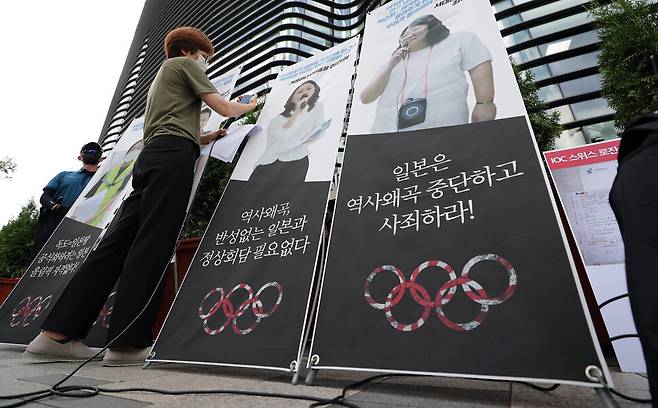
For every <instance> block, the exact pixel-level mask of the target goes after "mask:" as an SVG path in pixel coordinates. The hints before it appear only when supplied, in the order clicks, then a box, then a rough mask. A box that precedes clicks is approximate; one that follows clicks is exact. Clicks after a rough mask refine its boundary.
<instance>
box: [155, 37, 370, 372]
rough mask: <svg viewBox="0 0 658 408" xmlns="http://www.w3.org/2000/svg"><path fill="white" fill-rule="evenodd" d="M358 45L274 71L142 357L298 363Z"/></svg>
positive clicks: (283, 366)
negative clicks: (156, 332)
mask: <svg viewBox="0 0 658 408" xmlns="http://www.w3.org/2000/svg"><path fill="white" fill-rule="evenodd" d="M357 44H358V39H356V38H354V39H351V40H348V41H346V42H344V43H342V44H340V45H338V46H335V47H333V48H330V49H328V50H326V51H324V52H321V53H318V54H316V55H315V56H313V57H311V58H308V59H306V60H304V61H301V62H299V63H297V64H295V65H293V66H290V67H288V68H286V69H284V70H283V71H282V72H281V73H280V74H279V75H278V77H277V79H276V81H275V83H274V85H273V87H272V91H271V92H270V94H269V95H268V98H267V102H266V103H265V105H264V107H263V110H262V112H261V114H260V116H259V119H258V123H257V125H258V126H260V127H262V131H260V132H258V133H256V134H255V135H253V136H250V139H249V141H248V143H247V145H246V146H245V149H244V151H243V152H242V155H241V156H240V159H239V161H238V163H237V165H236V168H235V170H234V172H233V174H232V176H231V180H230V182H229V183H228V186H227V187H226V190H225V191H224V194H223V196H222V198H221V200H220V202H219V204H218V206H217V209H216V210H215V214H214V215H213V218H212V219H211V221H210V224H209V226H208V228H207V230H206V233H205V235H204V237H203V239H202V241H201V243H200V246H199V249H198V251H197V253H196V255H195V257H194V259H193V261H192V265H191V267H190V270H189V271H188V273H187V276H186V278H185V280H184V282H183V284H182V287H181V289H180V291H179V292H178V295H177V297H176V299H175V301H174V305H173V307H172V309H171V310H170V312H169V315H168V316H167V319H166V321H165V324H164V327H163V329H162V330H161V332H160V334H159V336H158V338H157V340H156V342H155V345H154V348H153V353H152V355H151V356H150V357H149V359H148V360H147V361H149V362H181V363H197V364H215V365H228V366H242V367H260V368H268V369H275V370H285V371H289V370H291V369H292V370H293V371H296V370H297V369H298V362H299V359H300V358H301V350H302V338H303V332H304V327H305V323H306V321H305V317H306V314H307V309H308V307H309V300H310V295H311V293H310V292H311V287H312V283H313V276H314V269H315V265H316V260H317V255H318V247H319V241H320V236H321V234H322V232H323V225H324V214H325V211H326V206H327V201H328V193H329V188H330V183H331V178H332V176H333V171H334V165H335V160H336V153H337V149H338V144H339V138H340V136H341V134H342V130H343V124H344V118H345V109H346V105H347V100H348V91H349V89H350V86H351V76H352V74H353V71H354V62H355V60H356V48H357Z"/></svg>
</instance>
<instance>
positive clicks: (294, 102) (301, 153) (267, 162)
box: [249, 80, 325, 182]
mask: <svg viewBox="0 0 658 408" xmlns="http://www.w3.org/2000/svg"><path fill="white" fill-rule="evenodd" d="M319 97H320V87H319V86H318V84H317V83H316V82H315V81H312V80H307V81H305V82H304V83H302V84H301V85H299V86H298V87H297V88H296V89H295V90H294V91H293V92H292V94H291V95H290V97H288V100H287V102H286V104H285V105H284V107H283V112H281V113H280V114H279V115H277V116H275V117H274V118H273V119H272V121H271V122H270V124H269V125H268V126H267V128H266V135H267V144H266V146H265V152H264V153H263V155H262V156H261V158H260V159H259V160H258V162H257V163H256V168H255V169H254V171H253V173H252V174H251V176H250V177H249V180H263V179H273V180H278V181H288V182H304V180H305V179H306V172H307V171H308V166H309V160H308V155H309V154H310V150H309V148H308V146H307V145H308V144H309V143H312V142H314V141H316V140H317V139H318V137H319V136H320V135H321V134H322V130H323V126H322V125H323V124H324V122H325V119H324V112H323V110H322V104H321V103H320V102H318V99H319Z"/></svg>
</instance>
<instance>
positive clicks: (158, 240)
mask: <svg viewBox="0 0 658 408" xmlns="http://www.w3.org/2000/svg"><path fill="white" fill-rule="evenodd" d="M164 51H165V55H166V57H167V59H166V61H165V62H163V63H162V66H161V67H160V70H159V71H158V73H157V75H156V77H155V79H154V80H153V83H152V84H151V88H150V89H149V92H148V97H147V102H146V114H145V118H144V149H143V150H142V152H141V154H140V155H139V157H138V158H137V161H136V162H135V165H134V169H133V178H132V185H133V189H134V190H133V192H132V193H131V194H130V196H129V197H128V198H127V199H126V201H125V203H124V204H123V206H122V208H121V210H120V212H119V214H118V216H117V218H118V219H116V220H115V222H114V225H113V227H112V228H110V230H109V231H108V232H107V234H106V236H105V237H104V238H103V240H102V241H101V243H100V244H99V246H98V248H97V249H96V250H95V251H94V252H92V254H91V255H90V256H89V258H88V259H87V260H86V262H85V263H84V264H83V265H82V267H81V268H80V270H79V271H78V272H77V273H76V274H75V276H74V277H73V278H72V279H71V282H70V283H69V285H68V286H67V288H66V289H65V290H64V293H63V294H62V296H61V297H60V298H59V300H58V301H57V303H56V304H55V306H54V307H53V309H52V310H51V312H50V314H49V315H48V317H47V319H46V320H45V322H44V323H43V325H42V329H43V331H42V332H41V334H39V336H37V337H36V338H35V339H34V340H33V341H32V342H31V343H30V344H29V346H28V347H27V350H26V352H25V354H26V356H27V357H30V358H37V359H46V360H62V359H65V360H84V359H88V358H90V357H92V356H93V355H94V352H93V351H92V350H91V349H89V348H88V347H87V346H86V345H84V344H83V343H82V342H81V341H80V339H83V338H85V337H86V335H87V332H88V331H89V329H90V328H91V327H92V325H93V323H94V321H95V320H96V317H97V316H98V313H99V311H100V310H101V308H102V306H103V304H104V303H105V300H106V299H107V297H108V296H109V294H110V291H111V290H112V288H113V287H114V285H115V283H116V281H117V280H118V279H119V277H121V280H120V282H119V287H118V291H117V294H116V299H115V304H114V310H113V312H112V321H111V322H110V329H109V333H108V336H109V339H114V338H115V337H117V338H116V340H115V341H114V342H113V343H111V345H110V349H109V350H108V351H107V353H106V354H105V357H104V359H103V364H104V365H107V366H116V365H131V364H140V363H142V362H143V361H144V359H145V357H146V356H147V354H148V350H149V346H150V345H151V344H152V338H151V333H150V328H151V326H152V325H153V323H154V321H155V317H156V314H157V311H158V309H159V305H160V298H161V294H162V289H163V286H164V285H163V283H164V280H163V279H162V277H163V275H164V271H165V269H166V267H167V264H168V263H169V260H170V258H171V254H172V253H173V251H174V247H175V245H176V239H177V237H178V234H179V232H180V230H181V227H182V224H183V221H184V219H185V212H186V207H187V203H188V199H189V196H190V192H191V190H192V182H193V178H194V167H195V162H196V159H197V158H198V156H199V151H200V146H199V145H200V144H207V143H209V142H210V141H212V140H213V139H215V138H217V137H218V136H220V135H221V134H222V133H221V131H217V132H211V133H210V134H207V135H203V136H202V135H201V134H200V131H199V117H200V111H201V102H202V101H203V102H205V103H206V104H207V105H208V106H209V107H210V108H212V109H213V110H215V111H216V112H217V113H219V114H220V115H222V116H227V117H228V116H240V115H242V114H243V113H246V112H249V111H251V110H253V109H254V108H255V107H256V98H252V100H253V102H252V103H250V104H241V103H238V102H236V101H233V102H231V101H226V100H225V99H223V98H222V97H221V96H220V95H219V93H218V92H217V89H215V87H214V86H213V85H212V83H211V82H210V80H209V79H208V77H207V76H206V74H205V70H206V68H207V66H208V59H209V58H210V57H211V56H212V55H213V52H214V48H213V45H212V43H211V41H210V40H209V39H208V37H206V35H205V34H204V33H203V32H201V31H200V30H198V29H196V28H192V27H180V28H177V29H175V30H173V31H171V32H170V33H169V34H168V35H167V37H166V38H165V42H164ZM156 287H157V288H158V290H157V291H156ZM146 305H148V306H146ZM143 309H144V310H143ZM142 310H143V312H142ZM140 313H141V314H140ZM138 316H139V317H138Z"/></svg>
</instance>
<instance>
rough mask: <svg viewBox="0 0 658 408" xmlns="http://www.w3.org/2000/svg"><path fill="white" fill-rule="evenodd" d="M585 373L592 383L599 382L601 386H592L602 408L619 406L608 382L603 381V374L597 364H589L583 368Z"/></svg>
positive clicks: (616, 407)
mask: <svg viewBox="0 0 658 408" xmlns="http://www.w3.org/2000/svg"><path fill="white" fill-rule="evenodd" d="M585 375H586V376H587V378H589V380H590V381H592V382H594V383H599V384H601V385H603V387H597V388H594V392H595V393H596V395H597V396H598V397H599V399H600V400H601V406H602V407H604V408H619V404H617V401H615V399H614V398H613V397H612V393H611V392H610V388H609V387H608V383H607V382H606V381H605V377H604V376H603V371H601V369H600V368H599V367H597V366H594V365H591V366H587V367H586V368H585Z"/></svg>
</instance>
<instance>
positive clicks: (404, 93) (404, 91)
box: [400, 47, 434, 104]
mask: <svg viewBox="0 0 658 408" xmlns="http://www.w3.org/2000/svg"><path fill="white" fill-rule="evenodd" d="M433 49H434V47H430V50H429V51H428V53H427V61H426V62H425V99H427V83H428V77H429V67H430V61H431V60H432V50H433ZM409 55H411V54H409ZM409 59H410V58H407V59H405V61H404V80H403V81H402V95H401V97H400V104H403V103H404V101H406V100H407V75H408V73H407V68H408V66H409Z"/></svg>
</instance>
